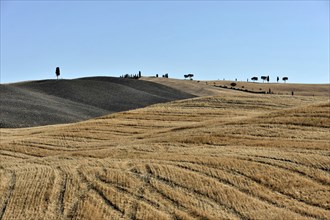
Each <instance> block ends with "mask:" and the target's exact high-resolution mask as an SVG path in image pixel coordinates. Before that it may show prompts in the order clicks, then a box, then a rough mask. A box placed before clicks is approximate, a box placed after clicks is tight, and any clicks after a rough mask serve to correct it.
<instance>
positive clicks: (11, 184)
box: [0, 171, 16, 219]
mask: <svg viewBox="0 0 330 220" xmlns="http://www.w3.org/2000/svg"><path fill="white" fill-rule="evenodd" d="M10 173H11V179H10V182H9V187H8V191H7V195H6V197H5V199H4V203H3V205H2V207H1V209H0V219H3V216H4V215H5V212H6V209H7V205H8V202H9V199H10V198H11V196H12V194H13V191H14V188H15V185H16V174H15V172H14V171H10Z"/></svg>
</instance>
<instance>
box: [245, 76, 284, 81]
mask: <svg viewBox="0 0 330 220" xmlns="http://www.w3.org/2000/svg"><path fill="white" fill-rule="evenodd" d="M260 78H261V79H262V82H265V80H266V81H267V82H269V76H261V77H260ZM258 79H259V78H258V77H257V76H254V77H252V78H251V80H252V81H253V82H255V81H258ZM288 79H289V77H287V76H284V77H282V80H283V81H284V82H286V81H287V80H288ZM248 81H249V80H248ZM276 81H277V82H279V81H280V77H277V78H276Z"/></svg>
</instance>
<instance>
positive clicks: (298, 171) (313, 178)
mask: <svg viewBox="0 0 330 220" xmlns="http://www.w3.org/2000/svg"><path fill="white" fill-rule="evenodd" d="M253 157H256V158H262V159H269V160H275V161H281V162H283V163H292V164H295V165H298V166H303V167H306V168H309V167H308V166H306V165H304V164H301V163H298V162H295V161H291V160H288V159H281V158H274V157H266V156H257V155H253ZM253 161H256V162H260V163H264V164H268V165H271V166H276V167H278V168H281V169H284V170H288V171H291V172H295V173H297V174H298V175H301V176H304V177H306V178H309V179H310V180H312V181H315V182H317V183H319V184H321V185H325V186H330V179H329V182H328V181H326V180H324V179H317V178H315V177H314V176H312V175H310V174H308V173H305V172H303V171H300V170H296V169H293V168H289V167H286V166H282V165H280V164H275V163H272V162H267V161H264V160H253ZM314 168H315V169H320V168H316V167H314ZM320 170H322V171H323V172H324V170H323V169H320Z"/></svg>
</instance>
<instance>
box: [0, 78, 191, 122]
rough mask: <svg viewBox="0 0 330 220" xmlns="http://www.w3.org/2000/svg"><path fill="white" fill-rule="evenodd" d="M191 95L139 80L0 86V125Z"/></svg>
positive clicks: (68, 118) (63, 118) (76, 116)
mask: <svg viewBox="0 0 330 220" xmlns="http://www.w3.org/2000/svg"><path fill="white" fill-rule="evenodd" d="M191 97H194V96H193V95H190V94H188V93H185V92H182V91H179V90H176V89H173V88H170V87H167V86H164V85H160V84H156V83H152V82H146V81H141V80H132V79H121V78H113V77H90V78H81V79H74V80H58V81H56V80H42V81H31V82H24V83H17V84H6V85H0V127H30V126H38V125H49V124H59V123H69V122H77V121H82V120H86V119H90V118H93V117H97V116H101V115H105V114H110V113H113V112H119V111H126V110H130V109H136V108H141V107H145V106H148V105H151V104H155V103H162V102H168V101H173V100H178V99H186V98H191Z"/></svg>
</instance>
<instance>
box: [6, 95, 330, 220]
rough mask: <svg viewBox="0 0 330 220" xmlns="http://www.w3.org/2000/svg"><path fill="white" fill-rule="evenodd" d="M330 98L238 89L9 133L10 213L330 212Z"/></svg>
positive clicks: (219, 215) (187, 215)
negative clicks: (260, 93) (258, 92)
mask: <svg viewBox="0 0 330 220" xmlns="http://www.w3.org/2000/svg"><path fill="white" fill-rule="evenodd" d="M329 129H330V102H329V99H328V96H315V97H313V96H293V97H292V96H287V95H286V96H283V95H257V94H249V93H241V92H237V91H232V92H231V91H227V92H226V95H218V96H212V97H211V96H209V97H199V98H193V99H187V100H180V101H174V102H170V103H163V104H156V105H152V106H149V107H146V108H141V109H136V110H131V111H127V112H120V113H115V114H112V115H108V116H103V117H99V118H96V119H91V120H88V121H84V122H79V123H75V124H68V125H51V126H43V127H34V128H20V129H4V128H2V129H0V132H1V142H0V219H4V220H5V219H299V220H300V219H330V157H329V155H330V146H329V143H330V135H329Z"/></svg>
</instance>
